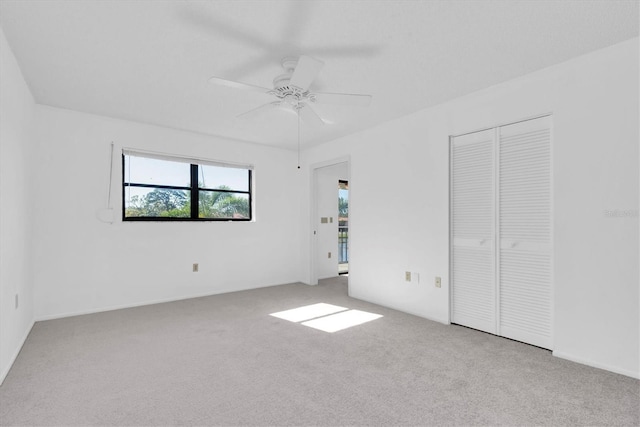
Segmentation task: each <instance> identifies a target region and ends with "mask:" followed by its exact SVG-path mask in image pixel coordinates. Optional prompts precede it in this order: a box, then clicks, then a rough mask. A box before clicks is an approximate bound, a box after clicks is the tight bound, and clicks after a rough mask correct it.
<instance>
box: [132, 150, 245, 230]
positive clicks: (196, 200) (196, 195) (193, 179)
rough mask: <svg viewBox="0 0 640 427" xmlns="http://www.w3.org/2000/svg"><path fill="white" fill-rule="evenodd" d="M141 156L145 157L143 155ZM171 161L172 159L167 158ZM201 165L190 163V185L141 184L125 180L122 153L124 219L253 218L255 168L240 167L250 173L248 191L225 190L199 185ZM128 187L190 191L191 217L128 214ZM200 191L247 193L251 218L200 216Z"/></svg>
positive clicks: (230, 219)
mask: <svg viewBox="0 0 640 427" xmlns="http://www.w3.org/2000/svg"><path fill="white" fill-rule="evenodd" d="M140 157H144V155H141V156H140ZM166 161H171V160H166ZM199 166H201V165H200V164H198V163H190V173H189V175H190V185H189V186H188V187H187V186H182V187H181V186H173V185H158V184H140V183H132V182H129V183H127V182H126V181H125V154H124V153H123V154H122V221H131V222H148V221H156V222H176V221H177V222H211V221H213V222H236V221H237V222H248V221H252V220H253V194H252V193H253V191H252V189H253V170H252V169H251V168H242V167H239V169H243V170H246V171H247V172H248V175H249V183H248V184H249V186H248V188H249V189H248V191H242V190H224V189H214V188H201V187H200V186H199V185H198V167H199ZM127 187H138V188H161V189H167V190H183V191H189V192H190V196H191V197H190V201H189V203H190V214H191V216H189V217H182V218H179V217H161V216H130V217H128V216H126V208H125V194H126V188H127ZM200 191H211V192H215V193H233V194H247V195H248V198H249V218H200V217H199V216H198V215H199V205H200Z"/></svg>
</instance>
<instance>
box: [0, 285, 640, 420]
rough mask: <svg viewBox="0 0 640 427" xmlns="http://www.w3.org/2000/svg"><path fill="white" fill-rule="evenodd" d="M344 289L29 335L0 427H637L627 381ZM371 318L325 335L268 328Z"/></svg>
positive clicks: (144, 311) (179, 306) (188, 306)
mask: <svg viewBox="0 0 640 427" xmlns="http://www.w3.org/2000/svg"><path fill="white" fill-rule="evenodd" d="M346 280H347V278H346V277H340V278H336V279H332V280H326V281H323V282H321V284H320V285H318V286H315V287H311V286H306V285H302V284H289V285H283V286H274V287H269V288H262V289H257V290H251V291H244V292H236V293H230V294H224V295H216V296H211V297H204V298H197V299H191V300H184V301H178V302H172V303H166V304H157V305H152V306H146V307H139V308H132V309H125V310H118V311H112V312H106V313H99V314H92V315H86V316H78V317H72V318H66V319H59V320H51V321H46V322H38V323H36V325H35V327H34V328H33V331H32V332H31V334H30V336H29V337H28V339H27V341H26V343H25V346H24V348H23V350H22V352H21V353H20V355H19V357H18V358H17V360H16V362H15V364H14V366H13V368H12V369H11V371H10V372H9V375H8V376H7V378H6V380H5V382H4V384H3V385H2V387H0V424H2V425H278V426H279V425H385V426H387V425H629V426H631V425H635V426H637V425H639V424H640V415H639V409H640V399H639V397H640V382H639V381H638V380H635V379H632V378H628V377H625V376H622V375H617V374H613V373H611V372H606V371H603V370H599V369H594V368H590V367H587V366H583V365H579V364H576V363H572V362H568V361H566V360H562V359H558V358H555V357H553V356H552V355H551V353H550V352H548V351H546V350H542V349H539V348H536V347H532V346H529V345H525V344H522V343H518V342H515V341H510V340H507V339H503V338H499V337H495V336H492V335H489V334H485V333H481V332H478V331H474V330H471V329H467V328H464V327H460V326H455V325H451V326H447V325H442V324H439V323H435V322H431V321H428V320H425V319H422V318H419V317H415V316H411V315H408V314H404V313H400V312H397V311H394V310H390V309H386V308H382V307H379V306H376V305H373V304H368V303H365V302H362V301H359V300H355V299H352V298H349V297H348V296H347V291H346ZM321 302H324V303H329V304H335V305H339V306H342V307H346V308H349V309H358V310H363V311H367V312H371V313H376V314H380V315H382V316H383V317H381V318H379V319H377V320H373V321H370V322H368V323H364V324H361V325H359V326H354V327H351V328H348V329H344V330H341V331H338V332H334V333H327V332H324V331H321V330H317V329H313V328H311V327H307V326H305V325H303V324H301V323H299V322H298V323H294V322H290V321H287V320H283V319H279V318H276V317H273V316H270V315H269V314H270V313H273V312H278V311H283V310H288V309H292V308H296V307H299V306H304V305H309V304H315V303H321Z"/></svg>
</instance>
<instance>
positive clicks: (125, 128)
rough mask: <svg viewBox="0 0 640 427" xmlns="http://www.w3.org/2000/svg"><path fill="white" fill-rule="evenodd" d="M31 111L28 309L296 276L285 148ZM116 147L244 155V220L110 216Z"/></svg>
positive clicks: (198, 291)
mask: <svg viewBox="0 0 640 427" xmlns="http://www.w3.org/2000/svg"><path fill="white" fill-rule="evenodd" d="M36 118H37V133H36V141H37V156H36V159H35V164H37V165H38V167H37V168H36V170H35V171H34V172H35V175H34V179H35V182H36V185H35V191H34V194H33V199H32V200H33V201H34V207H35V209H34V217H35V218H34V224H35V226H34V259H33V267H34V271H35V273H34V274H35V277H34V281H35V303H36V317H37V318H38V319H46V318H53V317H59V316H66V315H71V314H77V313H84V312H93V311H99V310H106V309H111V308H117V307H125V306H132V305H139V304H147V303H152V302H155V301H164V300H174V299H179V298H188V297H192V296H198V295H208V294H215V293H221V292H229V291H236V290H242V289H249V288H256V287H262V286H269V285H277V284H282V283H289V282H295V281H298V280H299V279H300V277H301V270H300V267H299V266H300V254H299V250H298V244H299V243H298V242H299V239H300V236H299V228H298V224H299V222H298V221H296V218H298V217H299V215H300V213H299V202H298V199H299V188H300V187H299V171H298V169H297V163H296V154H295V153H293V152H290V151H286V150H278V149H274V148H268V147H264V146H259V145H256V144H247V143H241V142H237V141H225V140H222V139H217V138H213V137H209V136H204V135H199V134H194V133H189V132H184V131H178V130H171V129H166V128H161V127H157V126H150V125H143V124H139V123H133V122H128V121H124V120H116V119H110V118H106V117H101V116H95V115H90V114H84V113H78V112H73V111H69V110H62V109H57V108H52V107H45V106H37V108H36ZM111 141H113V142H114V143H115V146H116V155H115V156H114V157H115V159H114V160H115V169H114V174H113V180H112V184H113V190H112V198H113V200H114V207H115V211H116V221H115V223H114V224H107V223H103V222H100V221H99V220H98V219H97V215H96V213H97V211H99V210H100V209H101V208H104V207H105V205H106V203H107V187H108V180H109V152H110V151H109V150H110V143H111ZM122 147H127V148H138V149H146V150H153V151H158V152H164V153H170V154H180V155H192V156H200V157H202V158H205V159H218V160H226V161H230V162H237V163H250V164H253V165H255V171H254V183H255V187H254V189H255V193H254V197H255V211H254V215H255V222H202V223H190V222H180V223H166V222H165V223H162V222H144V223H141V222H122V221H121V219H120V218H121V206H122V205H121V203H122V192H121V191H122V190H121V188H122V181H121V160H120V159H121V158H120V156H119V154H118V152H119V151H120V150H121V148H122ZM194 262H197V263H199V267H200V272H198V273H193V272H192V271H191V270H192V264H193V263H194Z"/></svg>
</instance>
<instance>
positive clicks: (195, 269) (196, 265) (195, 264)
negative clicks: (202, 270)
mask: <svg viewBox="0 0 640 427" xmlns="http://www.w3.org/2000/svg"><path fill="white" fill-rule="evenodd" d="M198 269H199V265H198V263H197V262H194V263H193V272H194V273H197V272H198Z"/></svg>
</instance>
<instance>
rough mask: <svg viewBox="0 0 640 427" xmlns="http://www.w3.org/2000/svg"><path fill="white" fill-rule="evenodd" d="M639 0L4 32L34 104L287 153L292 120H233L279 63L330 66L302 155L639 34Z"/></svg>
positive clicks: (76, 9) (179, 8)
mask: <svg viewBox="0 0 640 427" xmlns="http://www.w3.org/2000/svg"><path fill="white" fill-rule="evenodd" d="M638 16H639V15H638V1H637V0H628V1H616V0H607V1H586V0H584V1H561V0H557V1H528V0H527V1H525V0H520V1H496V0H493V1H484V0H482V1H481V0H478V1H401V0H393V1H383V0H372V1H280V0H277V1H276V0H270V1H269V0H266V1H237V0H236V1H226V0H216V1H177V0H176V1H142V0H137V1H134V0H131V1H115V0H111V1H71V0H67V1H61V0H48V1H12V0H2V1H1V2H0V24H1V26H2V28H3V29H4V31H5V34H6V36H7V39H8V41H9V44H10V45H11V47H12V49H13V51H14V54H15V55H16V57H17V59H18V62H19V64H20V67H21V69H22V72H23V74H24V76H25V79H26V80H27V83H28V84H29V86H30V88H31V90H32V92H33V95H34V97H35V99H36V101H37V102H39V103H41V104H47V105H52V106H56V107H62V108H68V109H72V110H78V111H84V112H89V113H95V114H101V115H105V116H110V117H118V118H124V119H129V120H135V121H139V122H145V123H153V124H157V125H162V126H168V127H172V128H178V129H186V130H191V131H196V132H202V133H206V134H211V135H219V136H223V137H227V138H233V139H238V140H245V141H251V142H256V143H261V144H268V145H273V146H280V147H285V148H294V147H295V146H296V135H297V132H296V117H295V115H294V114H289V113H286V112H283V111H278V110H274V111H271V112H268V113H266V114H265V115H264V116H262V117H259V118H256V119H251V120H248V121H238V120H234V117H235V116H236V115H238V114H240V113H243V112H245V111H247V110H250V109H252V108H255V107H257V106H259V105H261V104H264V103H266V102H269V101H270V100H271V98H270V97H267V96H266V95H264V94H260V93H251V92H245V91H239V90H236V89H231V88H226V87H220V86H215V85H212V84H210V83H208V82H207V80H208V78H209V77H211V76H218V77H222V78H226V79H233V80H240V81H243V82H246V83H250V84H255V85H259V86H265V87H272V79H273V77H275V76H276V75H278V74H281V73H282V68H281V67H280V61H281V59H282V58H283V57H285V56H291V55H299V54H306V55H309V56H312V57H315V58H318V59H320V60H322V61H324V62H325V66H324V69H323V70H322V71H321V74H320V76H319V78H318V80H317V81H316V82H315V83H314V85H312V87H311V89H313V90H317V91H325V92H350V93H366V94H372V95H373V102H372V104H371V106H370V107H368V108H356V107H351V108H347V107H342V106H340V107H337V106H331V107H328V106H320V105H315V106H314V108H315V109H316V111H317V112H318V113H319V114H320V115H322V117H323V118H325V119H326V120H327V121H330V122H332V124H327V125H325V126H305V124H303V129H302V144H303V146H307V147H308V146H311V145H314V144H318V143H321V142H324V141H328V140H331V139H334V138H337V137H339V136H343V135H347V134H349V133H353V132H355V131H358V130H361V129H365V128H369V127H372V126H375V125H376V124H379V123H381V122H385V121H388V120H391V119H394V118H397V117H400V116H403V115H406V114H409V113H411V112H414V111H417V110H419V109H422V108H425V107H430V106H433V105H436V104H439V103H442V102H444V101H447V100H450V99H453V98H455V97H458V96H460V95H464V94H467V93H470V92H473V91H476V90H479V89H482V88H485V87H488V86H491V85H494V84H496V83H499V82H502V81H505V80H508V79H511V78H514V77H517V76H520V75H524V74H527V73H530V72H532V71H535V70H539V69H541V68H544V67H547V66H550V65H553V64H556V63H559V62H562V61H565V60H567V59H569V58H572V57H575V56H578V55H581V54H584V53H587V52H590V51H593V50H596V49H599V48H603V47H606V46H609V45H612V44H615V43H618V42H621V41H624V40H627V39H630V38H633V37H637V36H638Z"/></svg>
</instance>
